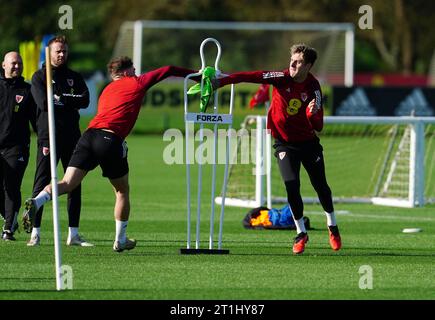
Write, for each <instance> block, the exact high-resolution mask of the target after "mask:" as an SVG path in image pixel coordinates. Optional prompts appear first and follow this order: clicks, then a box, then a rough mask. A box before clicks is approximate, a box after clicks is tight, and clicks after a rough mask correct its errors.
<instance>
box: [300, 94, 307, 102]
mask: <svg viewBox="0 0 435 320" xmlns="http://www.w3.org/2000/svg"><path fill="white" fill-rule="evenodd" d="M301 99H302V101H303V102H305V101H307V99H308V95H307V94H306V93H305V92H302V93H301Z"/></svg>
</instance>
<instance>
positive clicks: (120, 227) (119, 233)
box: [115, 220, 128, 243]
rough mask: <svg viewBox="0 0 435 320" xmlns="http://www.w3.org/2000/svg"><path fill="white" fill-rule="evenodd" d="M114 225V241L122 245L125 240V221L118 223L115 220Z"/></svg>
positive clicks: (118, 221)
mask: <svg viewBox="0 0 435 320" xmlns="http://www.w3.org/2000/svg"><path fill="white" fill-rule="evenodd" d="M115 224H116V234H115V241H119V242H122V243H124V242H125V241H126V240H127V235H126V234H127V224H128V220H127V221H120V220H115Z"/></svg>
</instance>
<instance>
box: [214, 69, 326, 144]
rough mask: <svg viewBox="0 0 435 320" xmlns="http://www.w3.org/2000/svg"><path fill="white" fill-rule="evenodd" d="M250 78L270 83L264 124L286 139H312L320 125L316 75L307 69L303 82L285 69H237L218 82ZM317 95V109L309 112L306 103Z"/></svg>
mask: <svg viewBox="0 0 435 320" xmlns="http://www.w3.org/2000/svg"><path fill="white" fill-rule="evenodd" d="M240 82H251V83H268V84H271V85H273V91H272V102H271V105H270V109H269V112H268V114H267V128H268V129H270V130H271V134H272V136H273V137H274V138H275V139H279V140H282V141H286V142H300V141H307V140H311V139H313V138H314V137H315V136H316V133H315V131H321V130H322V129H323V108H322V92H321V89H320V84H319V82H318V81H317V79H316V78H315V77H314V76H313V75H312V74H311V73H309V74H308V76H307V78H306V79H305V81H304V82H302V83H298V82H295V81H294V80H293V79H292V78H291V77H290V74H289V71H288V70H287V69H286V70H284V71H250V72H237V73H233V74H231V75H229V76H227V77H224V78H222V79H220V82H219V86H224V85H227V84H232V83H240ZM312 99H316V105H317V107H318V108H319V110H318V111H317V112H316V113H314V114H312V113H311V112H310V111H309V109H308V108H307V107H308V104H309V103H310V101H311V100H312Z"/></svg>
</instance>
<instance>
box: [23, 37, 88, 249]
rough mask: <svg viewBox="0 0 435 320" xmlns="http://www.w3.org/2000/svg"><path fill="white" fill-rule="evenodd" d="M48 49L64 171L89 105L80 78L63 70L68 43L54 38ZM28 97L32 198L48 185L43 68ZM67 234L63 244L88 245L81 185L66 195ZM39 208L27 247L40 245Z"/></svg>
mask: <svg viewBox="0 0 435 320" xmlns="http://www.w3.org/2000/svg"><path fill="white" fill-rule="evenodd" d="M48 46H49V47H50V63H51V65H52V70H53V103H54V116H55V126H56V153H57V155H56V159H57V162H58V161H59V160H60V161H61V162H62V166H63V168H64V170H66V168H67V167H68V163H69V160H70V158H71V155H72V153H73V151H74V148H75V145H76V143H77V141H78V140H79V138H80V135H81V134H80V127H79V120H80V114H79V109H81V108H87V107H88V105H89V91H88V88H87V86H86V84H85V81H84V80H83V77H82V76H81V75H80V74H79V73H77V72H75V71H73V70H71V69H69V68H68V67H67V60H68V44H67V41H66V39H65V37H64V36H57V37H54V38H53V39H51V40H50V41H49V42H48ZM32 94H33V97H34V99H35V101H36V104H37V114H36V115H37V127H38V151H37V156H36V172H35V180H34V184H33V196H36V195H38V194H39V192H41V191H42V189H44V187H45V186H46V185H47V184H49V183H50V178H51V172H50V146H49V131H48V110H47V95H46V71H45V65H43V66H42V68H41V69H40V70H38V71H36V72H35V73H34V74H33V76H32ZM67 209H68V220H69V232H68V238H67V245H78V246H92V244H90V243H89V242H86V241H85V240H84V239H83V238H82V237H81V236H80V235H79V233H78V228H79V220H80V209H81V186H80V185H79V186H78V187H77V188H76V189H74V190H73V191H72V192H71V193H69V194H68V205H67ZM42 210H43V208H42V207H41V208H40V209H39V210H38V212H37V214H36V217H35V224H34V227H33V230H32V229H27V230H26V231H27V232H30V231H31V232H32V235H31V238H30V241H29V242H28V243H27V245H28V246H37V245H39V243H40V226H41V219H42Z"/></svg>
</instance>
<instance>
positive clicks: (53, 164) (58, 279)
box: [45, 47, 62, 291]
mask: <svg viewBox="0 0 435 320" xmlns="http://www.w3.org/2000/svg"><path fill="white" fill-rule="evenodd" d="M45 71H46V74H47V76H46V77H47V78H46V80H47V107H48V132H49V140H50V166H51V199H52V203H53V229H54V256H55V267H56V290H58V291H59V290H62V283H61V265H62V261H61V258H62V257H61V251H60V231H59V216H58V212H59V211H58V206H57V197H58V192H57V169H56V167H57V166H56V134H55V133H56V131H55V130H56V126H55V122H54V106H53V83H52V74H51V63H50V48H49V47H45Z"/></svg>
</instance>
